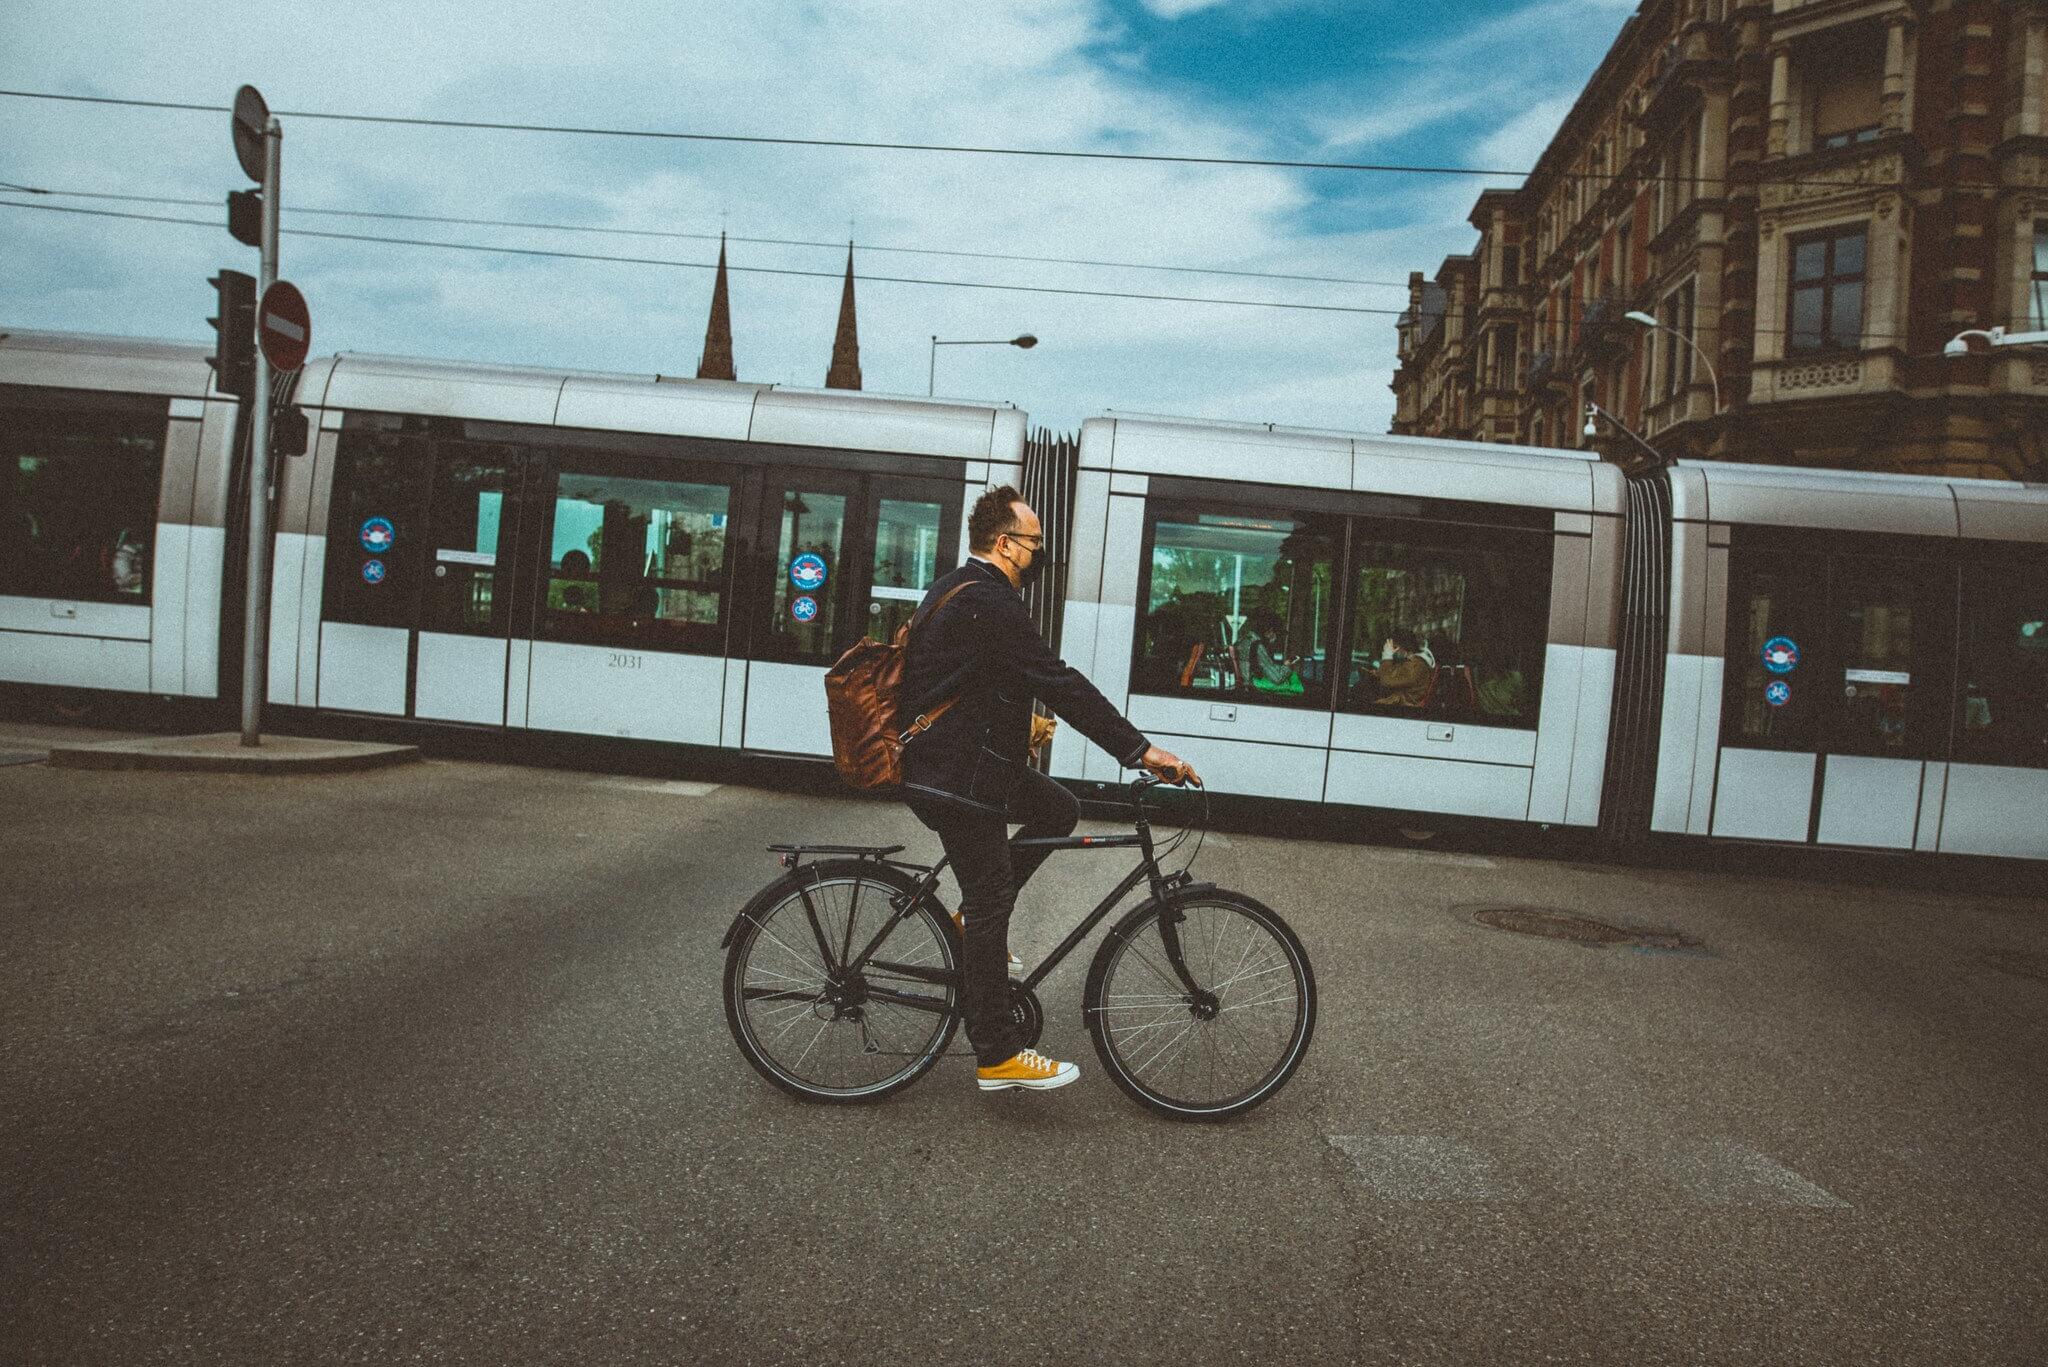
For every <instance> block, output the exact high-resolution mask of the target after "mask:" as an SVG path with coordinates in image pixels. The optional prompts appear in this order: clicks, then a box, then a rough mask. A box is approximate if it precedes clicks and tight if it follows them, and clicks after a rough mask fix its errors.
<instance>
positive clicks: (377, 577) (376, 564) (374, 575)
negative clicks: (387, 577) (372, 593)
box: [363, 560, 384, 584]
mask: <svg viewBox="0 0 2048 1367" xmlns="http://www.w3.org/2000/svg"><path fill="white" fill-rule="evenodd" d="M363 582H364V583H365V584H381V583H383V582H384V562H383V561H381V560H365V561H364V562H363Z"/></svg>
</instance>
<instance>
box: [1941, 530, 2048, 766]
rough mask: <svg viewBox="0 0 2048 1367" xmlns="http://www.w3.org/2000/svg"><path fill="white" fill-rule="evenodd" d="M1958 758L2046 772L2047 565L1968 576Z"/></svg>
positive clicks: (1976, 568)
mask: <svg viewBox="0 0 2048 1367" xmlns="http://www.w3.org/2000/svg"><path fill="white" fill-rule="evenodd" d="M1962 646H1963V648H1962V660H1961V663H1962V675H1961V684H1962V688H1961V692H1962V718H1961V728H1960V731H1959V732H1958V739H1957V744H1956V758H1958V759H1961V760H1966V761H1970V762H1973V763H1977V764H2010V765H2025V766H2027V767H2029V768H2035V769H2040V768H2048V561H2043V562H2036V563H2034V564H2031V565H2012V564H1998V565H1990V564H1983V565H1979V564H1972V565H1968V566H1966V567H1965V570H1964V574H1963V638H1962Z"/></svg>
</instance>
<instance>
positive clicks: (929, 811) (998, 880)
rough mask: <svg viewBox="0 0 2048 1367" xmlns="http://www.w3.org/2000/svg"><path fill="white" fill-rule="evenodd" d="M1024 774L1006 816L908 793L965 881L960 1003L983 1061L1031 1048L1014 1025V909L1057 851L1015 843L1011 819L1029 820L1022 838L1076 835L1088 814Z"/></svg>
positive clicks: (1047, 783)
mask: <svg viewBox="0 0 2048 1367" xmlns="http://www.w3.org/2000/svg"><path fill="white" fill-rule="evenodd" d="M1021 773H1022V775H1023V777H1022V778H1021V779H1020V780H1019V782H1018V784H1017V788H1016V791H1015V792H1014V793H1012V794H1011V795H1010V800H1009V804H1008V810H1007V811H1005V812H1003V813H1002V814H1001V815H997V814H995V813H992V812H978V811H975V810H973V809H971V808H967V807H962V806H959V805H957V804H954V803H950V802H947V801H945V800H944V799H943V798H936V797H929V796H927V795H925V794H923V793H911V794H909V796H908V799H907V800H908V802H909V806H910V810H911V811H913V812H915V813H916V814H917V819H918V820H919V821H922V822H923V823H924V824H925V825H927V826H929V827H931V829H932V830H934V831H936V832H937V833H938V836H939V843H940V844H942V845H944V846H945V848H946V857H947V858H948V859H950V860H951V861H952V862H953V876H954V877H956V878H958V879H959V880H960V908H959V909H960V911H961V912H963V913H964V914H965V915H966V917H967V932H966V943H965V945H964V946H963V947H962V949H961V959H962V961H963V962H962V964H961V969H962V976H963V977H964V978H965V983H964V985H963V987H962V991H961V1003H960V1005H961V1010H962V1012H963V1014H965V1015H966V1017H967V1041H968V1043H970V1044H972V1045H973V1046H974V1054H975V1057H976V1058H977V1059H978V1060H979V1061H980V1063H981V1065H982V1066H983V1067H989V1066H991V1065H993V1064H997V1063H1001V1062H1002V1061H1003V1060H1004V1059H1006V1058H1008V1057H1010V1055H1012V1054H1014V1053H1016V1052H1017V1051H1018V1050H1019V1049H1020V1048H1022V1047H1023V1043H1022V1041H1021V1040H1019V1039H1018V1037H1017V1032H1016V1030H1015V1029H1014V1028H1012V1026H1011V1024H1010V975H1009V967H1008V959H1009V952H1010V951H1009V946H1010V911H1011V909H1012V908H1013V907H1015V906H1016V905H1017V891H1018V889H1020V888H1022V887H1023V886H1024V881H1025V880H1026V879H1027V878H1029V877H1031V875H1032V874H1033V873H1036V872H1037V871H1038V866H1039V865H1040V864H1043V863H1044V862H1045V860H1046V856H1047V855H1050V854H1051V853H1052V851H1051V850H1047V849H1024V850H1016V849H1012V848H1010V837H1009V835H1008V829H1009V823H1011V822H1022V823H1023V828H1022V829H1021V830H1019V831H1018V832H1017V837H1016V838H1018V839H1024V838H1027V837H1031V836H1055V835H1070V834H1072V833H1073V830H1074V825H1075V823H1076V822H1078V821H1079V820H1080V819H1081V804H1080V803H1079V802H1077V801H1076V800H1075V799H1074V795H1073V794H1072V793H1070V792H1068V791H1067V790H1066V789H1065V788H1062V787H1060V785H1059V784H1057V783H1054V782H1053V781H1052V780H1051V779H1049V778H1047V777H1046V776H1045V775H1044V774H1041V773H1039V772H1038V771H1037V770H1035V769H1024V770H1021Z"/></svg>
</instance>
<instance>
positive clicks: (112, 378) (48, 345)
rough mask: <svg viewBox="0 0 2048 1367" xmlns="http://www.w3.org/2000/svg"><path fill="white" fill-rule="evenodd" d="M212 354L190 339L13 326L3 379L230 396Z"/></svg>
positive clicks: (0, 338) (2, 353)
mask: <svg viewBox="0 0 2048 1367" xmlns="http://www.w3.org/2000/svg"><path fill="white" fill-rule="evenodd" d="M210 355H212V350H211V348H208V347H204V346H200V345H197V344H196V343H191V342H168V341H156V340H151V339H147V338H137V337H110V336H101V335H99V334H97V333H90V332H43V331H39V330H35V329H30V328H8V329H4V330H0V384H18V385H30V386H37V387H48V388H52V389H91V390H102V391H108V392H113V393H121V394H161V395H164V396H165V397H167V398H175V399H206V398H215V399H225V398H227V397H228V396H226V395H223V394H220V393H218V392H216V391H215V390H214V388H213V367H212V366H210V365H208V364H207V363H206V358H207V357H208V356H210ZM87 358H89V359H90V361H91V362H92V363H91V364H90V365H86V364H83V363H82V361H83V360H84V359H87Z"/></svg>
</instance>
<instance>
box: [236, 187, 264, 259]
mask: <svg viewBox="0 0 2048 1367" xmlns="http://www.w3.org/2000/svg"><path fill="white" fill-rule="evenodd" d="M228 236H230V237H232V238H234V239H235V241H237V242H239V243H241V244H242V245H243V246H245V247H260V246H262V245H263V192H262V191H261V190H230V191H228Z"/></svg>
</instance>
